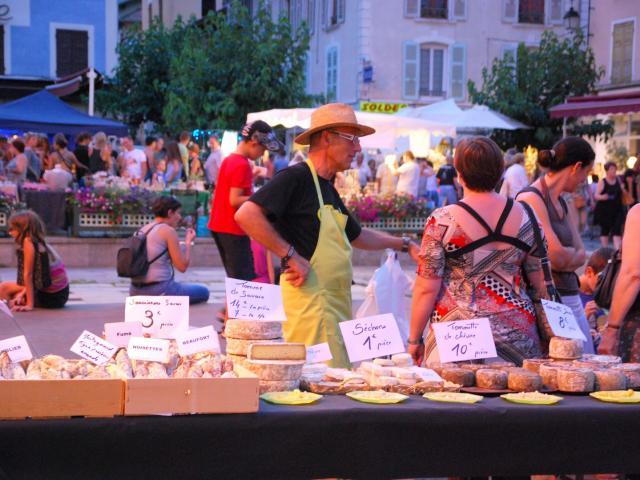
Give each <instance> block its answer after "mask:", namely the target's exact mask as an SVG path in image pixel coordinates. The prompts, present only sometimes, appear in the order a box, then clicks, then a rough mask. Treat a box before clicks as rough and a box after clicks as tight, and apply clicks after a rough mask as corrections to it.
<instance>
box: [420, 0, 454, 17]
mask: <svg viewBox="0 0 640 480" xmlns="http://www.w3.org/2000/svg"><path fill="white" fill-rule="evenodd" d="M448 11H449V9H448V8H447V0H420V18H444V19H446V18H447V16H448Z"/></svg>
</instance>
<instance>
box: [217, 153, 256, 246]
mask: <svg viewBox="0 0 640 480" xmlns="http://www.w3.org/2000/svg"><path fill="white" fill-rule="evenodd" d="M232 188H241V189H242V195H251V194H252V193H253V175H252V172H251V165H250V164H249V160H247V158H245V157H243V156H242V155H238V154H237V153H232V154H231V155H229V156H228V157H227V158H225V159H224V160H223V161H222V165H221V166H220V173H219V174H218V182H217V183H216V190H215V193H214V195H213V198H212V199H211V214H210V217H209V225H208V227H209V230H212V231H214V232H219V233H232V234H234V235H246V233H244V230H242V229H241V228H240V227H239V226H238V224H237V223H236V221H235V220H234V219H233V216H234V215H235V213H236V211H237V210H238V209H237V208H233V207H232V206H231V204H230V203H229V192H230V191H231V189H232Z"/></svg>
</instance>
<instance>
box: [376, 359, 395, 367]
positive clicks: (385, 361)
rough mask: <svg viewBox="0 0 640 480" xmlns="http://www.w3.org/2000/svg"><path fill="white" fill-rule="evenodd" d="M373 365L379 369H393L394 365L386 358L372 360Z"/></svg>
mask: <svg viewBox="0 0 640 480" xmlns="http://www.w3.org/2000/svg"><path fill="white" fill-rule="evenodd" d="M373 364H374V365H380V366H381V367H393V366H394V365H395V363H393V360H389V359H388V358H374V360H373Z"/></svg>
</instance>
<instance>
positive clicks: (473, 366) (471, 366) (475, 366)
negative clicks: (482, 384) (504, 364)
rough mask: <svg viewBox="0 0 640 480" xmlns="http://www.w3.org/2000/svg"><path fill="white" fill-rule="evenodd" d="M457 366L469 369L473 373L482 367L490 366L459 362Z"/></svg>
mask: <svg viewBox="0 0 640 480" xmlns="http://www.w3.org/2000/svg"><path fill="white" fill-rule="evenodd" d="M458 366H459V367H460V368H464V369H465V370H471V371H472V372H473V373H476V372H477V371H478V370H480V369H482V368H490V367H489V366H487V365H485V364H483V363H459V364H458Z"/></svg>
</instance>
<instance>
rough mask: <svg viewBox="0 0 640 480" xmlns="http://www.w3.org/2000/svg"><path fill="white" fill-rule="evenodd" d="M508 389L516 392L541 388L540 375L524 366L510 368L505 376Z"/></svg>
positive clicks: (533, 390) (534, 390)
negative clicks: (506, 376)
mask: <svg viewBox="0 0 640 480" xmlns="http://www.w3.org/2000/svg"><path fill="white" fill-rule="evenodd" d="M507 386H508V387H509V390H514V391H516V392H536V391H539V390H540V389H541V388H542V377H541V376H540V375H538V374H537V373H534V372H530V371H529V370H525V369H524V368H518V369H516V368H512V369H511V370H510V371H509V374H508V378H507Z"/></svg>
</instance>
